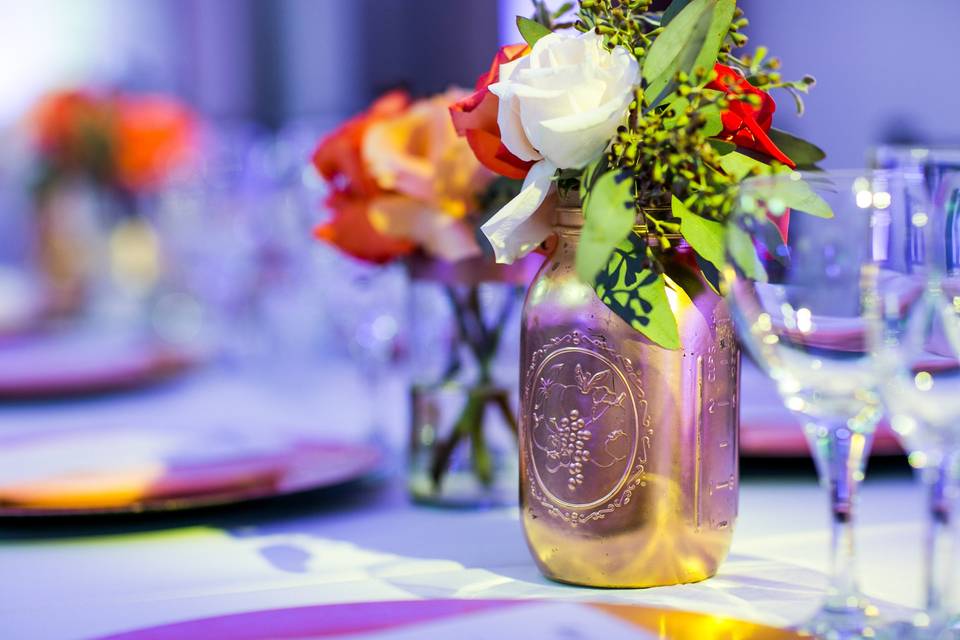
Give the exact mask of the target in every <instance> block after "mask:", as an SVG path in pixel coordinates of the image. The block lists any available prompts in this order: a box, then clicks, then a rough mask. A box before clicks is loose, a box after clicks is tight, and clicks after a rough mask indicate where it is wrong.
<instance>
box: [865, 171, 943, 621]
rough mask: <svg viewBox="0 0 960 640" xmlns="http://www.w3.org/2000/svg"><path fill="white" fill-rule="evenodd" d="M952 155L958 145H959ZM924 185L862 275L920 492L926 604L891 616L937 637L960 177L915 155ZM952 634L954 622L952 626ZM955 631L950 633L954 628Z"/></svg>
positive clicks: (879, 357) (882, 366)
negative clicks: (883, 251)
mask: <svg viewBox="0 0 960 640" xmlns="http://www.w3.org/2000/svg"><path fill="white" fill-rule="evenodd" d="M958 157H960V154H958ZM904 170H905V172H907V174H908V175H911V176H912V178H911V179H912V181H913V182H914V183H915V184H917V185H921V184H922V185H923V188H917V189H914V195H913V197H911V198H910V199H909V201H908V202H907V203H906V206H905V207H904V209H903V210H902V211H900V212H898V213H899V215H898V216H897V217H895V218H894V219H893V220H892V221H893V222H894V224H893V225H891V227H890V232H888V233H886V234H885V241H886V242H888V243H889V244H890V246H891V248H892V249H893V250H892V251H891V252H890V255H889V258H888V259H887V260H886V261H884V263H882V264H880V265H878V269H877V270H876V271H875V272H874V274H873V276H872V277H870V278H865V280H864V285H865V288H864V292H865V294H866V299H867V300H868V301H869V304H868V305H867V308H868V310H869V311H870V313H869V314H868V317H869V318H870V320H871V323H870V327H871V331H870V332H869V336H870V338H871V346H872V350H873V352H874V355H875V358H874V363H875V366H876V370H877V372H878V374H879V379H880V380H881V381H882V384H881V385H880V388H881V391H882V395H883V399H884V403H885V404H886V407H887V411H888V413H889V415H890V421H891V424H892V426H893V428H894V431H896V432H897V434H898V435H899V436H900V439H901V441H902V442H903V444H904V447H905V448H906V449H907V450H908V451H910V456H909V460H910V464H911V465H912V466H913V467H914V468H916V469H917V471H918V476H919V477H920V479H921V480H922V482H923V484H924V485H925V487H926V491H927V494H928V503H927V506H928V509H927V534H926V540H925V548H924V574H925V576H924V578H925V596H926V611H924V612H923V613H921V614H919V615H917V616H916V617H915V618H914V620H913V621H912V622H911V623H909V624H901V625H897V626H896V627H895V628H894V629H893V633H894V634H895V635H896V637H897V638H904V639H907V638H916V639H920V638H923V639H927V638H929V639H936V638H946V637H950V636H948V635H947V634H948V633H949V629H950V627H951V626H954V627H955V626H956V624H957V619H956V618H954V619H952V620H951V617H950V603H949V596H950V588H951V586H952V584H951V583H952V582H953V579H954V574H955V569H954V567H953V564H954V561H955V559H956V558H955V556H954V555H953V546H954V543H955V536H956V531H955V529H954V527H953V522H952V516H953V504H952V503H953V502H954V501H955V498H956V493H957V489H958V471H960V469H958V462H960V400H958V398H960V319H958V318H960V302H958V301H960V263H958V260H957V252H956V246H957V239H958V234H957V229H956V228H955V227H956V221H955V218H956V214H957V213H958V211H957V208H958V205H960V180H958V176H957V174H956V173H951V171H950V170H947V168H946V167H941V166H934V165H928V164H924V163H922V162H918V163H917V164H916V165H915V167H914V169H913V170H912V171H911V170H910V169H909V168H905V169H904ZM954 633H957V635H958V636H960V632H958V631H954ZM953 637H957V636H953Z"/></svg>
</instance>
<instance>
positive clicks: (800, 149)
mask: <svg viewBox="0 0 960 640" xmlns="http://www.w3.org/2000/svg"><path fill="white" fill-rule="evenodd" d="M769 134H770V139H771V140H773V143H774V144H775V145H777V146H778V147H779V148H780V150H781V151H783V152H784V153H785V154H787V157H788V158H790V159H791V160H793V161H794V162H795V163H796V164H797V166H798V167H808V166H812V165H815V164H817V163H818V162H820V161H821V160H823V159H824V158H826V157H827V154H826V153H825V152H824V151H823V149H821V148H820V147H818V146H816V145H814V144H811V143H809V142H807V141H806V140H802V139H800V138H798V137H796V136H793V135H790V134H789V133H787V132H786V131H780V130H779V129H770V131H769Z"/></svg>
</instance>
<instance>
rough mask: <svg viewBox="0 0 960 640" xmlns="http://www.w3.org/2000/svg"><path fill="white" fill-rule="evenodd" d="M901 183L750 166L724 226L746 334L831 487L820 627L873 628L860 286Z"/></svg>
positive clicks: (870, 416)
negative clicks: (863, 507) (759, 173)
mask: <svg viewBox="0 0 960 640" xmlns="http://www.w3.org/2000/svg"><path fill="white" fill-rule="evenodd" d="M905 194H906V190H905V185H904V184H903V183H902V180H900V179H899V178H898V177H897V176H895V175H893V174H890V173H887V172H869V171H862V172H853V173H835V172H831V173H790V174H783V175H778V176H771V177H760V178H754V179H751V180H747V181H746V182H744V184H743V185H742V186H741V192H740V197H739V199H738V204H737V207H736V209H735V211H734V215H733V218H732V219H731V221H730V224H729V225H728V228H727V237H726V246H727V259H728V266H727V267H726V268H725V269H724V273H723V276H724V277H723V285H724V287H725V291H726V294H727V299H728V300H729V302H730V305H731V309H732V312H733V316H734V321H735V323H736V324H737V327H738V331H739V334H740V337H741V339H742V341H743V343H744V345H745V346H746V347H747V349H748V351H749V352H750V354H751V355H752V357H753V358H754V359H755V360H756V361H757V362H758V364H759V365H760V366H761V367H762V368H763V369H764V370H765V371H766V372H767V374H768V375H770V377H771V378H772V379H773V380H774V381H775V382H776V384H777V388H778V390H779V392H780V394H781V396H782V397H783V400H784V403H785V404H786V406H787V407H788V408H789V409H790V410H791V411H793V412H794V413H796V414H797V415H799V416H800V417H801V419H802V420H803V421H804V423H805V427H804V429H805V433H806V435H807V438H808V441H809V444H810V447H811V450H812V453H813V457H814V461H815V462H816V466H817V471H818V474H819V476H820V480H821V484H822V485H823V486H824V487H825V488H826V489H827V490H828V491H829V497H830V516H831V521H832V545H831V575H830V582H829V587H828V593H827V597H826V599H825V601H824V603H823V606H822V608H821V610H820V611H819V612H818V613H817V615H816V616H814V618H813V619H811V620H810V622H809V623H808V624H806V625H803V629H804V630H806V631H809V632H810V633H813V634H816V635H818V636H820V637H828V638H838V639H842V638H860V637H872V636H873V635H874V634H875V632H876V628H875V627H876V620H877V618H876V613H877V611H876V608H875V607H873V606H872V605H870V604H869V603H868V602H867V601H866V600H865V598H864V597H863V596H862V594H861V592H860V590H859V585H858V580H857V572H856V553H855V550H856V545H855V540H854V515H855V510H856V503H857V490H858V487H859V485H860V483H861V481H862V480H863V477H864V471H865V467H866V461H867V458H868V456H869V453H870V447H871V444H872V441H873V433H874V428H875V426H876V423H877V421H878V420H879V418H880V416H881V405H880V400H879V394H878V392H877V380H876V379H875V377H874V372H873V369H872V368H871V367H870V357H869V353H868V352H867V349H866V345H865V321H864V306H863V304H862V300H861V296H860V292H861V283H862V278H863V277H864V273H869V271H870V270H871V269H873V268H874V265H876V264H877V263H878V262H880V261H882V260H884V259H885V258H886V253H885V252H886V251H887V250H888V247H887V246H885V245H881V244H879V243H878V242H877V236H876V230H877V229H879V228H883V226H884V225H885V224H888V218H889V210H890V208H891V207H892V206H893V205H894V204H898V203H899V200H900V199H902V198H905V197H906V195H905ZM788 205H790V208H788ZM831 211H832V214H831ZM804 214H809V215H804ZM784 216H792V219H791V220H790V223H791V227H790V238H789V242H787V241H786V239H785V238H784V237H783V236H782V235H781V233H780V232H779V231H778V229H777V227H778V226H781V227H782V226H784V225H782V224H780V225H776V224H774V222H781V223H782V222H784V219H783V218H784Z"/></svg>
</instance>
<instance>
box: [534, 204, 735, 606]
mask: <svg viewBox="0 0 960 640" xmlns="http://www.w3.org/2000/svg"><path fill="white" fill-rule="evenodd" d="M555 221H556V224H555V230H556V232H557V236H558V245H557V247H556V250H555V251H554V252H553V255H552V256H551V257H550V258H549V259H548V260H547V261H546V262H545V263H544V264H543V266H542V268H541V269H540V272H539V273H538V275H537V277H536V278H535V279H534V281H533V283H532V284H531V286H530V290H529V292H528V294H527V298H526V301H525V303H524V310H523V319H522V324H521V371H520V378H521V379H520V385H521V412H520V451H521V455H520V482H521V488H520V506H521V519H522V522H523V528H524V533H525V535H526V539H527V544H528V545H529V547H530V550H531V552H532V553H533V556H534V558H535V560H536V562H537V565H538V566H539V567H540V570H541V571H542V572H543V573H544V575H546V576H547V577H549V578H552V579H554V580H558V581H561V582H567V583H573V584H580V585H588V586H593V587H653V586H661V585H671V584H678V583H688V582H697V581H700V580H704V579H706V578H709V577H710V576H713V575H714V574H715V573H716V572H717V569H718V568H719V566H720V563H721V562H722V561H723V560H724V558H725V557H726V555H727V552H728V550H729V548H730V541H731V537H732V535H733V527H734V523H735V520H736V516H737V497H738V463H737V445H738V442H737V440H738V426H739V425H738V422H739V418H738V416H739V407H738V403H739V373H740V352H739V349H738V348H737V345H736V343H735V341H734V335H733V329H732V325H731V321H730V316H729V313H728V310H727V307H726V305H725V304H724V302H723V300H722V299H721V298H720V297H719V296H717V295H716V294H715V293H713V291H712V290H711V289H710V288H709V287H706V286H705V287H704V289H703V293H701V294H700V295H698V296H696V297H695V298H694V299H693V300H692V304H690V303H687V304H686V306H685V307H683V303H681V302H678V299H677V300H672V303H675V308H674V311H675V313H676V315H677V316H678V319H679V325H680V336H681V340H682V343H683V348H682V349H680V350H676V351H671V350H668V349H663V348H661V347H659V346H657V345H655V344H653V343H651V342H650V341H649V340H647V339H646V338H644V337H643V336H642V335H641V334H640V333H638V332H637V331H635V330H634V329H632V328H630V327H629V326H628V325H627V324H626V323H625V322H624V321H623V320H621V319H620V318H619V317H618V316H616V315H615V314H614V313H613V312H612V311H610V309H608V308H607V307H606V306H605V305H604V304H603V303H602V302H601V301H600V299H599V298H598V297H597V295H596V294H595V292H594V291H593V289H592V288H591V287H590V286H588V285H586V284H584V283H583V282H581V281H580V280H579V279H578V278H577V275H576V273H575V270H574V256H575V254H576V249H577V244H578V242H579V239H580V227H581V226H582V222H583V216H582V213H581V211H580V209H579V208H578V206H577V205H576V203H570V202H565V203H563V205H561V206H558V207H557V209H556V216H555ZM672 257H673V258H674V259H677V260H681V261H684V260H685V261H690V260H691V258H692V256H691V254H690V249H689V247H687V246H686V245H683V244H680V245H679V246H677V247H676V248H675V249H674V250H672Z"/></svg>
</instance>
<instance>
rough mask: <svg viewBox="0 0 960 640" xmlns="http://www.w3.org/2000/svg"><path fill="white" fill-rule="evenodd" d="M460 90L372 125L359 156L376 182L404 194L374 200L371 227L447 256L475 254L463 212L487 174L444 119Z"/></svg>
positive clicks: (468, 209) (471, 208)
mask: <svg viewBox="0 0 960 640" xmlns="http://www.w3.org/2000/svg"><path fill="white" fill-rule="evenodd" d="M464 96H465V92H464V91H463V90H461V89H451V90H449V91H447V92H446V93H442V94H440V95H438V96H434V97H432V98H429V99H426V100H420V101H418V102H416V103H415V104H414V105H413V106H412V107H410V109H409V110H408V111H406V112H405V113H403V114H402V115H399V116H397V117H395V118H391V119H387V120H383V121H381V122H378V123H376V124H374V125H373V126H371V127H370V130H369V131H368V133H367V136H366V138H365V139H364V142H363V158H364V160H365V161H366V164H367V166H368V167H369V169H370V173H371V174H372V175H373V176H374V179H375V180H376V181H377V184H378V185H379V186H380V187H381V188H382V189H384V190H385V191H390V192H394V193H396V194H398V195H399V196H404V197H400V198H398V197H391V198H377V199H376V200H374V202H373V203H371V221H372V222H373V224H374V226H375V227H376V228H377V229H379V230H381V231H383V232H385V233H388V234H390V235H393V236H395V237H402V238H409V239H411V240H413V241H414V242H416V243H417V244H418V245H420V246H422V247H423V248H425V249H426V250H427V251H428V252H429V253H430V254H432V255H434V256H437V257H440V258H442V259H444V260H449V261H452V262H453V261H457V260H462V259H464V258H468V257H472V256H476V255H479V254H480V253H481V251H480V247H479V245H478V244H477V242H476V239H475V237H474V233H473V231H472V227H471V226H470V225H469V224H468V223H467V222H466V221H464V220H463V219H464V218H465V217H466V216H467V215H468V214H469V213H472V212H473V211H475V209H476V205H477V203H476V195H477V193H479V192H480V191H481V190H483V189H485V188H486V187H487V185H488V184H490V181H491V180H493V174H491V173H490V172H489V171H487V170H486V169H484V168H483V167H482V166H481V165H480V163H479V162H478V161H477V159H476V157H474V155H473V152H472V151H471V150H470V146H469V145H468V144H467V143H466V141H465V140H463V139H462V138H460V137H459V136H457V132H456V130H455V129H454V128H453V124H452V123H451V122H450V116H449V108H450V104H451V103H453V102H455V101H457V100H459V99H461V98H463V97H464Z"/></svg>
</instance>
